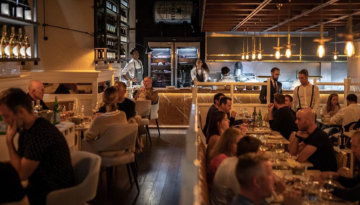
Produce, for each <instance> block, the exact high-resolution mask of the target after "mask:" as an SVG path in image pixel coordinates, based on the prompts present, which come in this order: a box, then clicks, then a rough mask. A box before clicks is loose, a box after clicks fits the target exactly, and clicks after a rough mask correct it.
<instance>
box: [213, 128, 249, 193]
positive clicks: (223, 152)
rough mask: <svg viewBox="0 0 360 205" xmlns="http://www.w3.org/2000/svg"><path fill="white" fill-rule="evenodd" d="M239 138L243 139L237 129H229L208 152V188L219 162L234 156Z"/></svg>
mask: <svg viewBox="0 0 360 205" xmlns="http://www.w3.org/2000/svg"><path fill="white" fill-rule="evenodd" d="M241 137H243V134H242V132H241V131H240V130H239V129H236V128H229V129H227V130H226V131H225V132H224V133H223V135H222V136H221V138H220V140H219V141H218V142H217V144H216V145H215V147H214V149H213V150H212V151H211V152H210V158H211V162H210V166H209V172H208V184H209V187H211V186H212V182H213V179H214V177H215V173H216V170H217V168H218V167H219V166H220V164H221V162H222V161H223V160H224V159H226V158H228V157H233V156H235V155H236V152H237V143H238V142H239V140H240V139H241Z"/></svg>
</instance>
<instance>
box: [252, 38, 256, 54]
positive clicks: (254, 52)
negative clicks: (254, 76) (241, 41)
mask: <svg viewBox="0 0 360 205" xmlns="http://www.w3.org/2000/svg"><path fill="white" fill-rule="evenodd" d="M255 41H256V37H255V36H254V37H253V51H252V56H251V58H252V59H253V60H255V59H256V47H255Z"/></svg>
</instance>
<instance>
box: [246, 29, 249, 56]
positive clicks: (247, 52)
mask: <svg viewBox="0 0 360 205" xmlns="http://www.w3.org/2000/svg"><path fill="white" fill-rule="evenodd" d="M248 35H249V28H247V32H246V56H245V59H246V60H249V39H248Z"/></svg>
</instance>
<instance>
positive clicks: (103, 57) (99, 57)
mask: <svg viewBox="0 0 360 205" xmlns="http://www.w3.org/2000/svg"><path fill="white" fill-rule="evenodd" d="M107 50H108V48H107V47H106V46H105V45H104V42H102V43H100V45H98V47H95V61H107Z"/></svg>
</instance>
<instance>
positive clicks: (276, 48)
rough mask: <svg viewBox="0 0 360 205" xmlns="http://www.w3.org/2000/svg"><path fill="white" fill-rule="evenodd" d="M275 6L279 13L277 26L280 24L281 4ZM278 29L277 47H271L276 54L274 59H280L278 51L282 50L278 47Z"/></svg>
mask: <svg viewBox="0 0 360 205" xmlns="http://www.w3.org/2000/svg"><path fill="white" fill-rule="evenodd" d="M276 6H277V8H278V10H279V12H278V24H279V23H280V8H281V7H282V4H278V5H276ZM279 28H280V26H278V35H277V46H276V47H273V48H274V49H275V50H276V52H275V58H276V59H280V56H281V54H280V50H281V49H283V47H280V37H279V32H280V30H279Z"/></svg>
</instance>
